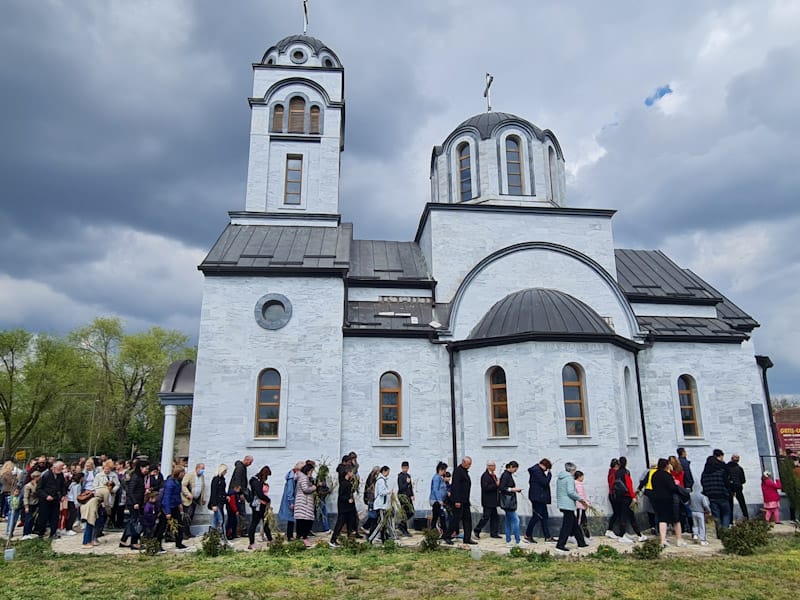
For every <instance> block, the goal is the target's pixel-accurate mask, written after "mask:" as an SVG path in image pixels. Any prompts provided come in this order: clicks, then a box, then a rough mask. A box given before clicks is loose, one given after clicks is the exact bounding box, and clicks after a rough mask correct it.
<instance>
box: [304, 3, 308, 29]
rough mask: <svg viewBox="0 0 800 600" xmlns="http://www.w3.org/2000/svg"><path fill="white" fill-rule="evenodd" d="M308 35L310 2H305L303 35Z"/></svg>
mask: <svg viewBox="0 0 800 600" xmlns="http://www.w3.org/2000/svg"><path fill="white" fill-rule="evenodd" d="M306 33H308V0H303V35H305V34H306Z"/></svg>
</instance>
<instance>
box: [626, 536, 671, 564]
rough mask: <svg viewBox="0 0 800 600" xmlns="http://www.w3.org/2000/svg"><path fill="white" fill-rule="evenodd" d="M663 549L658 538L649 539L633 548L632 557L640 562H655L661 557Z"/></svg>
mask: <svg viewBox="0 0 800 600" xmlns="http://www.w3.org/2000/svg"><path fill="white" fill-rule="evenodd" d="M663 549H664V548H663V547H662V546H661V540H660V539H658V538H651V539H649V540H647V541H646V542H644V543H643V544H639V545H638V546H635V547H634V548H633V555H634V556H635V557H636V558H639V559H641V560H656V559H657V558H658V557H659V556H661V551H662V550H663Z"/></svg>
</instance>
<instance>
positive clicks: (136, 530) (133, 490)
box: [119, 461, 149, 550]
mask: <svg viewBox="0 0 800 600" xmlns="http://www.w3.org/2000/svg"><path fill="white" fill-rule="evenodd" d="M148 469H149V466H148V464H147V463H146V462H144V461H141V462H138V461H137V462H134V465H133V468H132V469H131V473H130V478H129V479H128V487H127V493H126V496H125V503H126V505H127V508H128V511H129V513H130V519H129V520H128V524H127V525H126V526H125V531H124V532H123V533H122V539H120V541H119V547H120V548H130V549H131V550H139V549H140V546H139V538H140V537H141V533H142V530H143V529H144V526H143V524H142V511H143V510H144V503H145V497H144V481H145V478H146V477H147V471H148ZM128 538H130V540H131V543H130V546H129V545H128V544H127V541H128Z"/></svg>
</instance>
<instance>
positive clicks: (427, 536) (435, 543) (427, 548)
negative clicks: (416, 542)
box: [420, 529, 441, 552]
mask: <svg viewBox="0 0 800 600" xmlns="http://www.w3.org/2000/svg"><path fill="white" fill-rule="evenodd" d="M440 541H441V540H440V537H439V531H438V530H436V529H423V530H422V543H421V544H420V548H421V549H422V551H423V552H435V551H436V550H438V549H439V543H440Z"/></svg>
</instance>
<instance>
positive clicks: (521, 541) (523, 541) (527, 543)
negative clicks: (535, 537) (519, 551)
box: [519, 538, 530, 546]
mask: <svg viewBox="0 0 800 600" xmlns="http://www.w3.org/2000/svg"><path fill="white" fill-rule="evenodd" d="M519 543H520V544H521V545H522V546H528V545H529V544H530V542H529V541H528V540H526V539H525V538H522V539H521V540H520V541H519Z"/></svg>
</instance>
